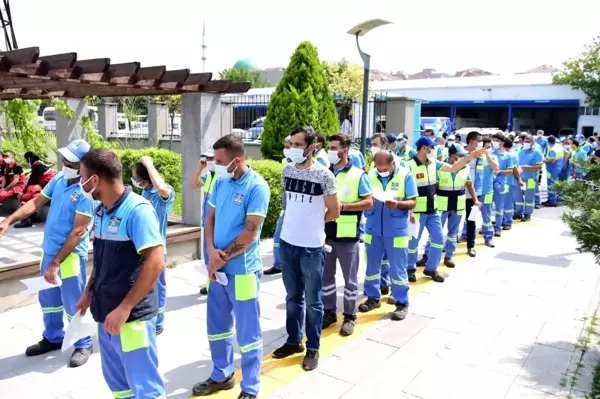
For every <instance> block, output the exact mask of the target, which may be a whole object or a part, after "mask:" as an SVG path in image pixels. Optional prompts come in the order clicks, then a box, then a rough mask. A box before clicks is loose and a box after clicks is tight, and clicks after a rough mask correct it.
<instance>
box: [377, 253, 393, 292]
mask: <svg viewBox="0 0 600 399" xmlns="http://www.w3.org/2000/svg"><path fill="white" fill-rule="evenodd" d="M380 284H381V286H382V287H389V286H390V284H392V282H391V280H390V260H389V259H388V256H387V253H386V252H385V251H383V259H382V260H381V283H380Z"/></svg>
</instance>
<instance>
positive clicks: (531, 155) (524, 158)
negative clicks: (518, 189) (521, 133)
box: [519, 149, 544, 183]
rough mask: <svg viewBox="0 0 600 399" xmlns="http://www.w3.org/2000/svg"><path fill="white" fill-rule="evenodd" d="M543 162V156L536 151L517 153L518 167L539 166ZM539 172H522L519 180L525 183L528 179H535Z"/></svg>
mask: <svg viewBox="0 0 600 399" xmlns="http://www.w3.org/2000/svg"><path fill="white" fill-rule="evenodd" d="M543 162H544V156H543V155H542V153H541V152H540V151H539V150H537V149H533V150H529V151H528V150H521V151H520V152H519V165H520V166H535V165H541V164H542V163H543ZM538 173H539V171H533V170H524V171H523V172H521V180H523V182H525V183H527V180H529V179H537V176H538Z"/></svg>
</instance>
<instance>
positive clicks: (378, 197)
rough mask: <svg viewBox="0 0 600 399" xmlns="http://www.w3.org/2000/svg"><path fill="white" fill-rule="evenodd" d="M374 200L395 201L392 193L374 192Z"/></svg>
mask: <svg viewBox="0 0 600 399" xmlns="http://www.w3.org/2000/svg"><path fill="white" fill-rule="evenodd" d="M373 198H375V199H376V200H377V201H381V202H385V201H393V200H394V194H392V193H391V192H390V191H383V190H373Z"/></svg>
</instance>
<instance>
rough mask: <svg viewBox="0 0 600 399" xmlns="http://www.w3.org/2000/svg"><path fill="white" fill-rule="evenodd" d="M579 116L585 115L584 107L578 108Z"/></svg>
mask: <svg viewBox="0 0 600 399" xmlns="http://www.w3.org/2000/svg"><path fill="white" fill-rule="evenodd" d="M579 115H585V107H579Z"/></svg>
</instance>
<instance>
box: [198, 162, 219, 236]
mask: <svg viewBox="0 0 600 399" xmlns="http://www.w3.org/2000/svg"><path fill="white" fill-rule="evenodd" d="M216 180H217V174H216V173H215V172H211V171H209V172H208V174H207V175H206V180H205V181H204V185H203V186H202V188H203V189H204V199H203V200H202V224H201V225H202V227H204V224H205V223H206V217H207V216H208V210H209V207H210V205H208V200H209V199H210V196H211V195H212V192H213V187H214V186H215V181H216Z"/></svg>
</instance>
